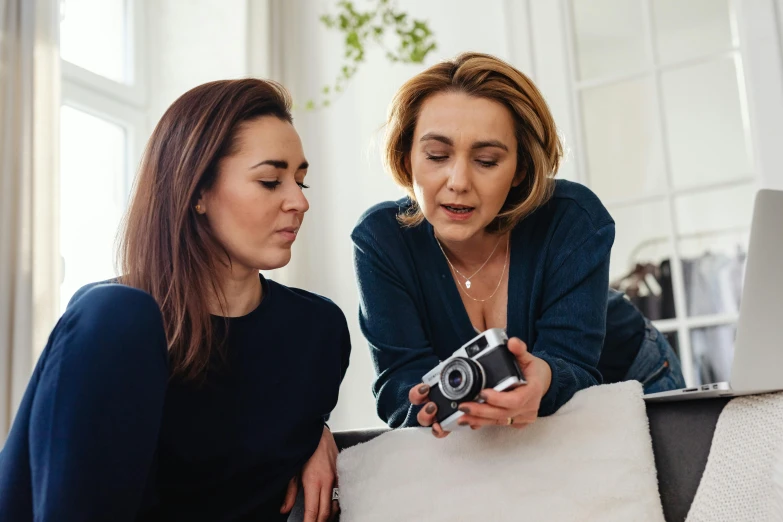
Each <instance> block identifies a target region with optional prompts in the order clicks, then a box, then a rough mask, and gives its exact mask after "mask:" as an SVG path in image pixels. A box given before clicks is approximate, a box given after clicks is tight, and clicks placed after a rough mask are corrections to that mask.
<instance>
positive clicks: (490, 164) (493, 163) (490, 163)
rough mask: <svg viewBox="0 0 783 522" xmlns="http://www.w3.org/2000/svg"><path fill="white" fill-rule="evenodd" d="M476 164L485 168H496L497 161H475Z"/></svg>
mask: <svg viewBox="0 0 783 522" xmlns="http://www.w3.org/2000/svg"><path fill="white" fill-rule="evenodd" d="M476 163H478V164H479V165H481V166H482V167H486V168H491V167H496V166H497V164H498V162H497V161H484V160H476Z"/></svg>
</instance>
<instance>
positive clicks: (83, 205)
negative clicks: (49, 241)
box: [59, 0, 147, 312]
mask: <svg viewBox="0 0 783 522" xmlns="http://www.w3.org/2000/svg"><path fill="white" fill-rule="evenodd" d="M60 6H61V23H60V32H61V41H60V56H61V59H62V71H63V82H62V84H63V92H62V107H61V110H60V116H61V119H60V173H61V174H60V220H59V221H60V253H61V256H62V265H63V270H62V272H63V280H62V284H61V287H60V310H61V312H62V311H64V309H65V306H66V305H67V303H68V301H69V300H70V298H71V297H72V295H73V293H74V292H75V291H76V290H78V289H79V288H80V287H81V286H83V285H84V284H87V283H90V282H94V281H100V280H104V279H110V278H112V277H115V276H116V275H118V274H117V272H116V270H115V265H114V260H115V259H114V252H115V250H114V248H115V244H116V234H117V230H118V227H119V224H120V221H121V218H122V215H123V213H124V211H125V209H126V206H127V201H128V197H129V195H130V194H129V191H130V186H131V180H132V178H133V175H134V171H135V168H136V165H137V164H138V161H139V157H140V154H141V145H142V143H143V140H144V136H145V132H146V128H145V121H146V110H147V108H146V99H145V92H146V85H145V84H144V79H145V74H143V73H144V63H143V60H142V58H143V57H144V52H143V51H144V50H143V48H142V42H143V38H142V37H141V34H142V33H141V30H142V29H143V28H142V27H141V26H140V24H141V21H142V20H144V18H143V16H142V14H143V8H144V0H62V1H61V3H60Z"/></svg>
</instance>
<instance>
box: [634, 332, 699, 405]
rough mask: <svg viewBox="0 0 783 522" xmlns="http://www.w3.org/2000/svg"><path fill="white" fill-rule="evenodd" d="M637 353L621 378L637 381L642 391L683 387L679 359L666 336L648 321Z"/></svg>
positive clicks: (683, 382)
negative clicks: (640, 384) (642, 388)
mask: <svg viewBox="0 0 783 522" xmlns="http://www.w3.org/2000/svg"><path fill="white" fill-rule="evenodd" d="M646 323H647V328H646V331H645V335H644V340H643V341H642V345H641V347H640V348H639V354H638V355H637V356H636V359H634V361H633V364H631V367H630V368H629V369H628V373H627V374H626V375H625V378H624V379H623V380H625V381H639V382H640V383H642V386H643V387H644V393H656V392H662V391H669V390H677V389H679V388H685V378H684V377H683V375H682V367H681V366H680V359H679V358H678V357H677V354H676V353H674V350H673V349H672V347H671V345H670V344H669V342H668V341H667V340H666V337H664V336H663V334H662V333H661V332H659V331H658V330H657V329H656V328H655V327H654V326H653V325H652V324H651V323H650V321H646Z"/></svg>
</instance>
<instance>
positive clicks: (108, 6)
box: [60, 0, 131, 83]
mask: <svg viewBox="0 0 783 522" xmlns="http://www.w3.org/2000/svg"><path fill="white" fill-rule="evenodd" d="M127 1H128V0H64V1H63V2H62V3H61V5H62V9H63V12H62V17H61V22H60V55H61V56H62V58H63V60H66V61H68V62H71V63H73V64H75V65H78V66H79V67H83V68H84V69H87V70H89V71H92V72H94V73H96V74H100V75H101V76H105V77H107V78H109V79H111V80H115V81H118V82H125V83H129V82H130V80H131V78H130V77H129V75H128V74H127V71H128V69H129V64H128V59H127V58H128V54H129V53H128V50H129V49H128V47H129V45H128V40H129V38H128V35H129V34H130V31H129V30H128V17H127V12H128V9H127Z"/></svg>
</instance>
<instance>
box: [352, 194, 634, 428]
mask: <svg viewBox="0 0 783 522" xmlns="http://www.w3.org/2000/svg"><path fill="white" fill-rule="evenodd" d="M410 204H411V202H410V200H409V199H407V198H405V199H402V200H400V201H397V202H385V203H381V204H379V205H376V206H374V207H372V208H371V209H369V210H368V211H367V212H366V213H365V214H364V215H363V216H362V217H361V218H360V220H359V223H358V224H357V226H356V228H355V229H354V231H353V233H352V235H351V237H352V239H353V242H354V264H355V269H356V274H357V280H358V286H359V296H360V310H359V322H360V326H361V329H362V332H363V334H364V336H365V337H366V338H367V341H368V343H369V346H370V351H371V355H372V359H373V362H374V364H375V371H376V380H375V382H374V384H373V393H374V394H375V397H376V400H377V407H378V414H379V415H380V417H381V418H382V419H383V420H384V421H385V422H386V423H387V424H389V425H390V426H392V427H399V426H416V425H417V421H416V414H417V413H418V408H417V407H414V406H412V405H411V404H410V402H409V401H408V391H409V389H410V388H411V387H413V386H415V385H416V384H418V383H420V382H421V379H422V377H423V376H424V374H425V373H427V372H428V371H429V370H431V369H432V368H433V367H434V366H436V365H437V364H438V363H439V361H441V360H444V359H446V358H447V357H449V356H450V355H451V354H452V353H453V352H454V351H455V350H457V349H458V348H459V347H460V346H462V344H464V343H465V342H467V341H468V340H470V339H471V338H473V337H474V336H475V335H476V332H475V330H474V328H473V325H472V324H471V322H470V318H469V317H468V314H467V312H466V310H465V307H464V305H463V304H462V300H461V297H460V294H459V290H458V289H457V286H456V284H455V282H454V279H453V277H452V275H451V272H450V270H449V266H448V264H447V261H446V259H445V258H444V257H443V254H442V252H441V251H440V249H439V248H438V245H437V242H436V240H435V236H434V234H433V228H432V225H430V224H429V223H428V222H427V221H426V220H425V221H424V222H423V223H422V224H420V225H418V226H415V227H404V226H402V225H400V223H399V222H398V221H397V215H398V214H399V213H401V212H404V211H405V210H406V209H407V208H408V207H409V206H410ZM614 233H615V228H614V221H613V220H612V218H611V216H610V215H609V213H608V212H607V211H606V209H605V208H604V206H603V205H602V204H601V202H600V201H599V200H598V198H597V197H596V196H595V195H594V194H593V193H592V192H591V191H590V190H589V189H587V188H586V187H584V186H582V185H579V184H576V183H571V182H568V181H563V180H558V181H557V182H556V186H555V190H554V195H553V197H552V198H551V199H550V201H549V202H548V203H547V204H545V205H544V206H542V207H541V208H539V209H537V210H536V211H535V212H534V213H532V214H531V215H530V216H528V217H527V218H525V219H524V220H522V221H521V222H520V223H519V224H518V225H517V226H516V227H515V228H514V229H513V230H512V232H511V238H510V248H511V252H510V267H509V276H508V311H507V331H508V334H509V336H513V337H519V338H520V339H522V340H523V341H525V342H526V343H527V345H528V348H529V349H530V350H531V352H532V353H534V354H535V355H536V356H538V357H540V358H542V359H544V360H545V361H546V362H547V363H548V364H549V366H550V367H551V369H552V384H551V385H550V387H549V390H548V391H547V393H546V394H545V395H544V397H543V399H542V401H541V406H540V409H539V414H540V415H542V416H543V415H549V414H551V413H553V412H555V411H557V409H558V408H560V406H562V405H563V404H564V403H565V402H567V401H568V400H569V399H570V398H571V397H572V396H573V394H574V393H576V392H577V391H578V390H581V389H583V388H587V387H589V386H591V385H594V384H598V383H599V382H601V380H602V377H601V374H600V372H599V370H598V363H599V358H600V357H601V355H602V348H603V347H604V340H605V339H604V338H605V333H606V324H607V301H608V298H609V297H610V295H608V283H609V254H610V250H611V247H612V243H613V242H614ZM611 297H612V299H611V300H609V309H610V311H611V310H612V309H614V310H615V311H616V312H618V315H617V317H616V318H615V319H616V320H615V323H620V324H619V326H620V327H621V328H619V330H618V331H619V332H620V335H621V338H617V339H606V345H607V347H611V350H614V351H619V352H624V353H623V354H622V355H621V357H624V358H630V360H631V361H632V360H633V358H634V357H635V355H636V353H638V346H639V344H640V343H641V337H640V336H641V335H643V332H644V319H643V318H642V316H641V315H640V314H639V313H638V311H636V310H635V309H634V308H633V306H632V305H631V304H630V303H627V301H626V300H625V299H624V298H623V297H622V296H621V295H620V294H618V293H612V294H611ZM623 326H625V327H624V328H623ZM629 354H630V355H629ZM628 365H629V366H630V361H629V362H628Z"/></svg>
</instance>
